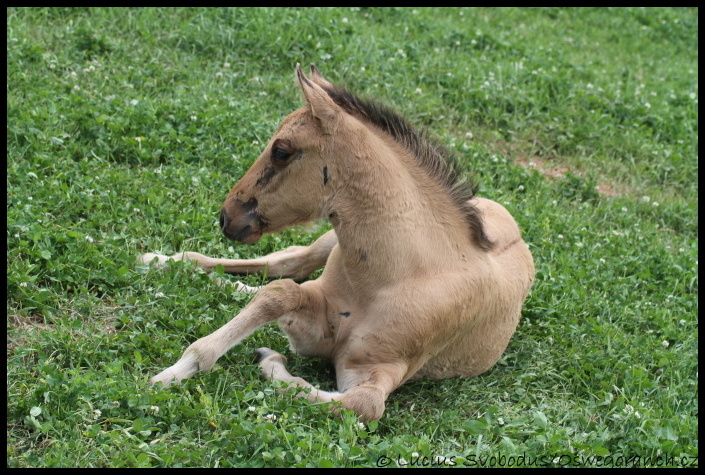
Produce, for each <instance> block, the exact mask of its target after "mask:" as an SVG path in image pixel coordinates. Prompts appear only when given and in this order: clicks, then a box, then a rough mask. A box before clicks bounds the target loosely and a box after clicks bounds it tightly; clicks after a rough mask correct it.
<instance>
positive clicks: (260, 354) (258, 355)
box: [255, 347, 277, 363]
mask: <svg viewBox="0 0 705 475" xmlns="http://www.w3.org/2000/svg"><path fill="white" fill-rule="evenodd" d="M275 354H277V352H276V351H274V350H270V349H269V348H265V347H262V348H257V349H256V350H255V363H259V362H260V361H262V360H263V359H265V358H266V357H268V356H271V355H275Z"/></svg>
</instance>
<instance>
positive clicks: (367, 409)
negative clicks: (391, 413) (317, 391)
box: [335, 386, 387, 422]
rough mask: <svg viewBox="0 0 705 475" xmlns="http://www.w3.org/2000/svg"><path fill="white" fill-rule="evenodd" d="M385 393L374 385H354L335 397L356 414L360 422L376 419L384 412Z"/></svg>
mask: <svg viewBox="0 0 705 475" xmlns="http://www.w3.org/2000/svg"><path fill="white" fill-rule="evenodd" d="M386 399H387V395H386V394H385V393H384V391H382V390H381V389H379V388H377V387H374V386H356V387H354V388H352V389H349V390H348V391H346V392H345V393H344V394H341V395H340V396H337V397H335V400H336V401H340V402H341V403H342V405H343V407H344V408H345V409H350V410H351V411H353V412H354V413H355V414H357V415H358V417H359V418H360V420H361V421H362V422H369V421H376V420H378V419H380V418H381V417H382V414H384V402H385V400H386Z"/></svg>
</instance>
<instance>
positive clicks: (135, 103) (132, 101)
mask: <svg viewBox="0 0 705 475" xmlns="http://www.w3.org/2000/svg"><path fill="white" fill-rule="evenodd" d="M139 103H140V101H138V100H137V99H132V100H131V101H130V105H133V106H136V105H137V104H139Z"/></svg>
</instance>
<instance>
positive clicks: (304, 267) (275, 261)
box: [137, 229, 338, 281]
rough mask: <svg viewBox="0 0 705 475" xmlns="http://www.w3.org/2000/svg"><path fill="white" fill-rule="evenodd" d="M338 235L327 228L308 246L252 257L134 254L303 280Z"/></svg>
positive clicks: (232, 271) (147, 260)
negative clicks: (230, 257)
mask: <svg viewBox="0 0 705 475" xmlns="http://www.w3.org/2000/svg"><path fill="white" fill-rule="evenodd" d="M337 243H338V237H337V236H336V234H335V231H334V230H332V229H331V230H330V231H328V232H327V233H325V234H324V235H322V236H321V237H319V238H318V239H316V240H315V241H314V242H313V243H312V244H311V245H309V246H291V247H288V248H286V249H284V250H281V251H277V252H273V253H271V254H268V255H266V256H264V257H259V258H256V259H216V258H213V257H208V256H204V255H203V254H200V253H198V252H180V253H178V254H174V255H173V256H164V255H162V254H153V253H147V254H142V255H140V256H138V258H137V261H138V262H140V263H142V264H151V263H152V261H154V259H155V258H156V262H155V265H156V266H157V267H163V266H165V265H166V263H167V262H168V261H169V259H173V260H174V261H195V262H196V263H197V264H198V266H199V267H200V268H201V269H203V270H204V271H206V272H212V271H213V269H215V267H216V266H217V265H222V266H223V269H224V270H225V272H227V273H228V274H252V273H264V272H267V273H268V275H269V277H284V278H291V279H295V280H299V281H300V280H304V279H306V278H307V277H308V276H309V275H311V273H312V272H313V271H315V270H317V269H320V268H321V267H323V266H324V265H325V263H326V260H328V255H329V254H330V253H331V251H332V250H333V248H334V247H335V245H336V244H337Z"/></svg>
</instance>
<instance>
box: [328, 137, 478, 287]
mask: <svg viewBox="0 0 705 475" xmlns="http://www.w3.org/2000/svg"><path fill="white" fill-rule="evenodd" d="M370 135H371V137H366V140H364V141H360V142H361V143H351V144H350V145H349V146H347V147H342V148H341V149H339V151H340V152H341V153H340V155H339V157H340V159H339V160H338V162H337V165H336V166H335V167H334V171H335V175H337V176H334V177H333V178H334V183H333V186H334V190H333V193H332V194H331V196H330V200H329V203H328V204H329V216H330V218H331V221H332V223H333V226H334V227H335V230H336V234H337V235H338V241H339V244H340V248H341V251H342V253H343V257H344V263H345V266H346V268H347V271H348V272H349V274H350V275H351V277H352V276H354V275H359V278H360V279H362V280H369V281H371V282H373V283H375V284H382V285H383V284H384V283H385V281H387V282H388V283H391V282H394V281H396V280H398V278H399V276H400V275H403V276H404V277H411V276H413V275H417V274H418V275H424V274H427V273H429V272H438V271H441V270H444V269H447V268H448V266H449V265H451V264H450V263H453V264H455V263H457V262H458V261H459V260H461V259H465V258H466V257H467V255H468V254H469V253H470V252H471V249H472V247H473V246H472V245H471V243H470V233H469V230H468V228H467V224H466V221H465V219H464V217H463V214H462V212H461V211H460V210H459V209H457V206H456V205H454V204H453V200H452V199H451V197H450V195H449V193H448V192H447V191H446V190H444V189H443V187H442V186H441V185H440V184H438V183H437V182H436V181H435V180H433V179H432V178H430V177H429V175H428V173H426V172H425V171H424V170H423V169H422V168H421V167H420V166H419V165H418V163H417V162H416V160H415V159H414V158H413V157H412V156H411V155H410V153H409V152H408V151H407V150H405V149H404V148H403V147H401V146H399V145H398V144H396V143H394V142H392V141H391V140H387V139H384V138H381V137H379V136H377V135H375V134H370ZM335 178H337V180H335Z"/></svg>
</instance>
